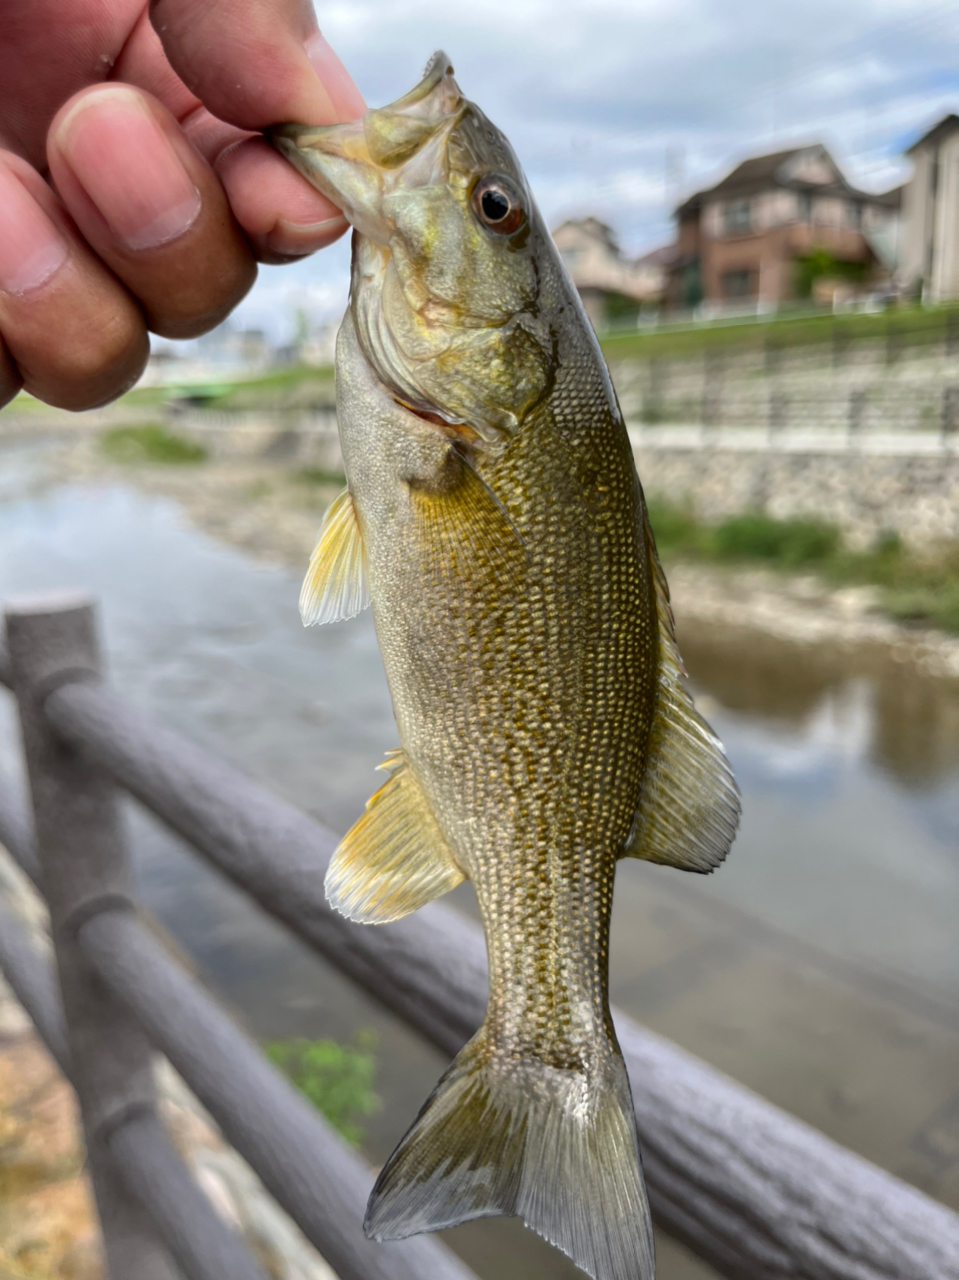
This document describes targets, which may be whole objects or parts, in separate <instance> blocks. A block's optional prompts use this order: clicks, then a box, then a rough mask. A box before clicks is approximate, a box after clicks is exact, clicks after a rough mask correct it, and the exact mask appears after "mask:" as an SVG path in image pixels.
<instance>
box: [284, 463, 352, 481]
mask: <svg viewBox="0 0 959 1280" xmlns="http://www.w3.org/2000/svg"><path fill="white" fill-rule="evenodd" d="M293 479H294V480H298V481H299V482H300V484H324V485H331V484H335V485H344V484H346V476H345V475H344V474H343V472H342V471H324V470H323V469H322V468H321V467H300V469H299V470H298V471H294V473H293Z"/></svg>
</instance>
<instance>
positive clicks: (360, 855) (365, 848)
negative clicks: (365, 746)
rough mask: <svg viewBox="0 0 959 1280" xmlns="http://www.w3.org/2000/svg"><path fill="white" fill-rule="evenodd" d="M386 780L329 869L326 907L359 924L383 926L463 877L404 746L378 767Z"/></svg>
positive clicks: (370, 799) (371, 799)
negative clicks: (407, 759)
mask: <svg viewBox="0 0 959 1280" xmlns="http://www.w3.org/2000/svg"><path fill="white" fill-rule="evenodd" d="M378 768H380V769H387V770H389V774H390V776H389V779H388V780H387V781H386V782H385V783H384V784H383V786H382V787H380V789H379V790H378V791H374V793H373V794H372V795H371V796H370V798H369V800H367V802H366V808H365V809H364V811H363V813H362V814H361V815H360V817H359V818H358V819H357V820H356V822H354V823H353V825H352V827H350V829H349V831H347V833H346V835H345V836H344V837H343V839H342V840H341V841H340V843H339V845H338V846H337V849H336V852H335V853H334V854H333V859H332V861H331V862H330V865H329V868H328V870H327V873H326V886H325V887H326V897H327V900H328V901H329V903H330V906H332V907H335V908H336V910H337V911H340V912H342V914H343V915H345V916H348V917H349V919H350V920H358V921H359V922H360V923H362V924H386V922H387V921H388V920H398V919H399V918H400V916H405V915H408V914H409V912H411V911H415V910H416V909H417V907H422V906H423V905H424V904H425V903H427V902H432V900H433V899H434V898H438V897H439V896H440V895H441V894H443V893H448V892H449V891H450V889H455V887H456V886H457V885H458V884H459V883H460V881H461V880H463V879H465V874H464V872H463V871H462V870H461V868H460V867H459V866H458V865H457V863H456V860H455V859H454V857H453V854H452V852H451V850H450V847H449V845H448V844H447V843H446V839H445V837H444V835H443V833H442V831H441V830H440V828H439V824H438V823H437V821H436V819H435V818H434V817H433V811H432V809H431V808H430V805H429V801H428V800H427V798H426V796H425V795H424V794H423V791H422V788H421V787H420V785H419V783H418V782H417V781H416V779H415V778H414V777H413V774H412V773H411V772H410V768H409V765H408V764H407V763H406V756H405V755H404V754H403V752H402V750H396V751H390V752H389V753H388V754H387V757H386V759H385V760H384V762H383V763H382V764H381V765H379V766H378Z"/></svg>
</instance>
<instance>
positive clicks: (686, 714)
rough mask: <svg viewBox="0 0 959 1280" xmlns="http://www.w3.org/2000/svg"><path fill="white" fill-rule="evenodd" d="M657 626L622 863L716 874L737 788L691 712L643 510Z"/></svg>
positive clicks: (731, 829) (706, 729)
mask: <svg viewBox="0 0 959 1280" xmlns="http://www.w3.org/2000/svg"><path fill="white" fill-rule="evenodd" d="M643 511H644V521H645V530H644V531H645V535H646V545H647V548H648V552H649V556H650V560H651V562H652V570H653V582H654V588H655V593H656V609H657V614H658V620H659V638H660V655H659V687H658V689H657V693H656V708H655V711H654V714H653V723H652V727H651V729H650V734H649V745H648V748H647V763H646V772H645V775H644V777H643V786H642V791H641V793H640V801H639V807H638V809H637V811H636V817H635V819H634V821H633V829H632V832H631V834H630V837H629V841H628V842H627V846H626V849H625V851H624V856H628V857H633V858H643V859H645V860H646V861H647V862H660V863H665V864H666V865H667V866H672V867H681V868H683V869H684V870H686V871H700V872H708V871H713V870H715V868H716V867H718V866H719V864H720V863H721V862H722V861H723V859H724V858H725V857H726V854H727V853H728V852H729V847H730V845H731V844H732V842H733V839H734V837H735V835H736V828H737V826H738V825H739V815H740V799H739V788H738V787H737V786H736V780H735V778H734V777H733V771H732V767H731V766H730V763H729V761H728V759H727V758H726V753H725V751H724V750H723V746H722V743H721V742H720V741H719V738H717V736H716V734H715V733H714V732H713V730H712V729H711V728H710V726H709V725H708V724H707V723H706V721H705V720H704V719H703V718H702V716H701V715H700V714H699V712H698V711H697V710H696V708H695V706H694V705H693V700H692V697H691V696H690V694H689V692H688V691H687V689H686V688H685V686H684V685H683V683H682V681H683V679H684V677H685V675H686V670H685V668H684V666H683V660H682V658H681V657H680V654H679V649H678V647H677V645H676V634H675V630H674V624H673V611H672V608H671V606H670V603H669V587H668V586H667V585H666V575H665V574H664V573H663V570H662V566H661V565H660V563H659V556H658V555H657V553H656V543H655V541H654V538H653V533H652V529H651V528H650V525H649V515H648V513H646V510H645V503H644V506H643Z"/></svg>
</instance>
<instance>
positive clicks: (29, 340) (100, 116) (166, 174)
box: [0, 0, 364, 409]
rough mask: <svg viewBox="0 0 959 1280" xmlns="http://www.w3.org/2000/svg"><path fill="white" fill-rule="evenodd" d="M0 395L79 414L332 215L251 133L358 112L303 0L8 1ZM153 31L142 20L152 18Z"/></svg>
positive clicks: (209, 319)
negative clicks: (160, 344) (25, 394)
mask: <svg viewBox="0 0 959 1280" xmlns="http://www.w3.org/2000/svg"><path fill="white" fill-rule="evenodd" d="M3 8H4V14H3V39H2V41H0V148H5V149H0V405H3V404H5V403H6V402H7V401H8V400H9V399H10V398H11V397H12V396H14V395H15V394H16V392H17V391H18V389H19V388H20V387H21V386H25V387H26V388H27V390H29V391H30V392H31V393H32V394H33V395H35V396H38V397H39V398H40V399H41V400H46V401H47V402H48V403H50V404H53V405H59V406H62V407H64V408H69V409H85V408H90V407H92V406H94V405H97V404H102V403H104V402H105V401H107V400H111V399H113V398H114V397H115V396H117V395H120V394H121V393H122V392H123V391H125V390H126V389H127V388H128V387H130V386H131V385H132V384H133V383H134V382H135V381H136V379H137V378H138V377H139V375H140V373H141V371H142V369H143V366H144V363H145V361H146V357H147V354H148V351H149V342H148V339H147V331H148V330H150V331H151V332H153V333H157V334H161V335H163V336H164V337H170V338H187V337H193V336H195V335H196V334H199V333H204V332H205V331H206V330H208V329H210V328H212V327H213V326H214V325H215V324H218V323H219V322H220V321H221V320H222V319H223V318H224V317H225V316H226V315H228V314H229V312H230V311H231V310H232V309H233V307H235V306H236V304H237V303H238V302H239V301H240V299H241V298H242V297H243V296H244V294H246V292H247V291H248V290H249V288H250V286H251V285H252V284H253V281H254V279H255V278H256V262H257V261H260V262H284V261H290V260H292V259H295V258H298V257H301V256H303V255H304V254H307V253H311V252H312V251H313V250H314V249H318V248H321V247H322V246H324V245H326V244H329V243H330V242H331V241H333V240H335V239H336V238H337V237H338V236H339V235H341V234H342V233H343V231H344V230H345V229H346V221H345V219H344V218H343V217H342V215H341V214H340V212H339V210H338V209H336V208H334V206H333V205H331V204H330V203H329V202H328V201H327V200H325V199H324V197H322V196H321V195H320V194H319V193H318V192H316V191H314V190H313V188H312V187H310V186H309V185H308V184H307V183H306V182H305V181H304V179H303V178H301V177H300V176H299V175H298V174H297V173H295V172H294V170H293V169H292V168H291V167H290V166H289V165H287V164H286V163H285V161H283V160H282V159H281V158H280V157H279V156H278V155H276V153H275V152H273V151H272V150H271V148H270V147H269V146H268V145H267V144H266V142H265V141H264V140H263V139H262V138H260V137H258V136H255V131H258V130H260V129H262V128H264V127H265V126H267V125H270V124H276V123H279V122H282V121H288V120H293V121H299V122H302V123H304V124H332V123H337V122H338V121H343V120H351V119H355V118H356V117H357V116H359V115H360V114H361V113H362V111H363V110H364V106H363V100H362V98H361V97H360V94H359V91H358V90H357V88H356V86H355V85H354V84H353V82H352V80H350V78H349V76H348V75H347V73H346V71H345V70H344V69H343V67H342V65H341V64H340V62H339V60H338V59H337V58H336V55H335V54H334V53H333V51H332V50H331V49H330V47H329V45H327V44H326V42H325V40H324V39H323V37H322V36H321V35H320V34H319V32H318V30H317V27H316V19H315V15H314V13H313V8H312V5H311V4H310V0H150V4H149V12H148V7H147V0H6V3H5V5H4V6H3ZM151 23H152V25H151Z"/></svg>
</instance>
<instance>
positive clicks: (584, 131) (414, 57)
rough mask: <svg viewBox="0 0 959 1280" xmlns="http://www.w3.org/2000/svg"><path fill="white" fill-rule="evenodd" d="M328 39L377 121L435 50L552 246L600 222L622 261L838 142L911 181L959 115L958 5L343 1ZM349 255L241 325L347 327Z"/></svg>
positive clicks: (265, 281)
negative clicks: (738, 169)
mask: <svg viewBox="0 0 959 1280" xmlns="http://www.w3.org/2000/svg"><path fill="white" fill-rule="evenodd" d="M316 7H317V16H318V18H319V22H320V26H321V28H322V30H323V32H324V34H325V35H326V37H327V39H328V40H329V41H330V43H331V44H332V45H333V47H334V48H335V49H336V50H337V52H338V53H339V55H340V57H341V58H342V60H343V62H344V63H345V64H346V66H347V68H348V69H349V70H350V72H351V74H352V75H353V77H354V79H355V80H356V82H357V84H358V85H359V87H360V90H361V91H362V93H363V94H364V96H365V98H366V101H367V102H368V103H369V104H370V105H372V106H381V105H383V104H384V103H387V102H390V101H392V100H393V99H394V98H396V97H399V96H400V94H402V93H405V92H406V91H407V90H408V89H410V88H411V87H412V86H413V85H414V84H415V83H416V82H417V80H418V79H419V77H420V74H421V72H422V69H423V66H424V65H425V63H426V61H427V58H428V57H429V55H430V54H431V53H432V51H433V50H434V49H436V48H442V49H444V50H445V51H446V53H447V54H448V55H449V57H450V59H451V60H452V62H453V65H454V67H455V69H456V78H457V81H458V83H459V85H460V87H461V89H462V90H463V92H464V93H465V94H466V96H467V97H469V98H471V99H472V100H473V101H475V102H476V103H477V104H478V105H479V106H480V107H482V109H483V110H484V111H485V113H486V114H487V115H488V116H489V117H490V119H492V120H493V121H494V123H496V124H497V125H498V126H499V127H500V128H501V129H502V130H503V132H504V133H505V134H506V135H507V137H508V138H509V139H510V141H511V143H512V144H513V147H514V149H515V150H516V152H517V154H518V155H519V157H520V160H521V161H522V163H523V165H524V167H525V169H526V173H527V176H528V178H529V180H530V183H531V185H532V189H533V192H534V194H535V196H536V198H537V200H538V202H539V205H540V208H541V209H542V211H543V213H544V215H545V217H546V219H547V221H548V222H549V224H550V225H551V226H555V225H556V224H557V223H558V222H560V221H562V220H563V219H564V218H566V217H576V216H584V215H586V214H595V215H597V216H598V217H600V218H602V219H603V220H604V221H606V222H608V223H609V224H610V225H611V226H612V227H613V228H614V230H615V231H616V233H617V235H618V237H619V240H620V242H621V244H622V246H623V249H624V251H625V252H627V253H630V254H635V253H640V252H644V251H646V250H648V249H653V248H656V247H657V246H658V245H661V244H665V243H667V242H668V241H669V240H670V239H671V223H670V211H671V209H672V208H673V207H675V205H676V204H677V203H679V201H680V200H681V199H682V198H683V197H684V196H686V195H688V194H690V193H691V192H692V191H694V190H696V189H698V188H699V187H701V186H703V185H709V184H710V183H712V182H714V181H716V180H718V179H719V178H720V177H721V176H722V175H723V174H724V173H725V172H727V171H728V170H729V169H730V168H731V167H732V166H733V165H734V164H735V163H736V162H737V161H738V160H740V159H742V158H744V157H745V156H747V155H757V154H762V153H763V152H766V151H774V150H778V149H780V148H782V147H787V146H792V145H798V144H799V143H802V142H807V141H822V142H824V143H825V144H826V145H827V146H828V147H829V149H830V151H831V152H832V153H833V155H834V156H835V157H836V159H837V160H838V161H839V163H840V164H841V166H842V167H843V169H844V171H845V173H846V175H847V177H848V178H849V180H850V181H851V182H853V183H854V184H855V185H857V186H860V187H863V188H864V189H866V190H876V191H881V190H885V189H887V188H889V187H891V186H895V185H897V184H898V183H899V182H901V181H903V179H904V177H905V176H907V174H908V164H907V163H906V162H905V161H904V159H903V156H902V152H903V149H904V148H905V147H906V146H908V145H909V144H910V143H911V142H912V141H914V140H915V139H916V138H917V137H919V136H920V135H921V134H922V132H924V130H925V129H926V128H927V127H929V126H930V125H931V124H933V123H935V121H936V120H937V119H938V118H939V117H940V116H942V115H943V114H945V112H947V111H959V0H948V2H944V0H921V3H920V2H919V0H793V3H791V4H787V3H780V4H772V3H770V2H769V0H733V2H732V3H731V2H730V0H585V2H584V0H579V3H576V4H573V3H571V2H570V0H551V2H550V0H466V2H464V0H459V2H458V0H401V2H399V3H398V2H397V0H329V3H322V2H321V3H319V4H317V6H316ZM347 268H348V247H347V243H346V239H345V238H344V240H343V241H340V242H339V243H338V244H337V245H334V246H333V247H332V248H329V249H326V250H324V251H323V252H321V253H320V254H317V255H314V257H312V258H310V259H307V260H305V261H303V262H300V263H297V264H295V265H292V266H285V267H264V268H262V269H261V272H260V276H259V278H258V280H257V283H256V285H255V286H254V288H253V291H252V292H251V294H250V295H249V297H248V298H247V299H246V300H245V301H244V302H243V303H242V304H241V306H240V308H239V309H238V311H237V313H236V315H235V320H236V322H237V323H239V324H242V325H250V326H257V327H261V328H265V329H266V330H267V331H268V333H269V334H270V335H271V336H272V337H274V338H276V339H280V340H282V339H283V338H285V337H287V336H289V334H290V332H291V328H292V316H293V315H294V313H295V310H296V308H297V307H300V308H302V309H303V310H304V311H305V312H306V314H307V315H308V316H309V317H310V318H311V320H313V321H315V322H318V323H321V322H323V321H327V320H330V319H332V318H334V317H335V316H337V315H338V314H339V313H341V312H342V310H343V309H344V307H345V304H346V294H347V283H348V269H347Z"/></svg>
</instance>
